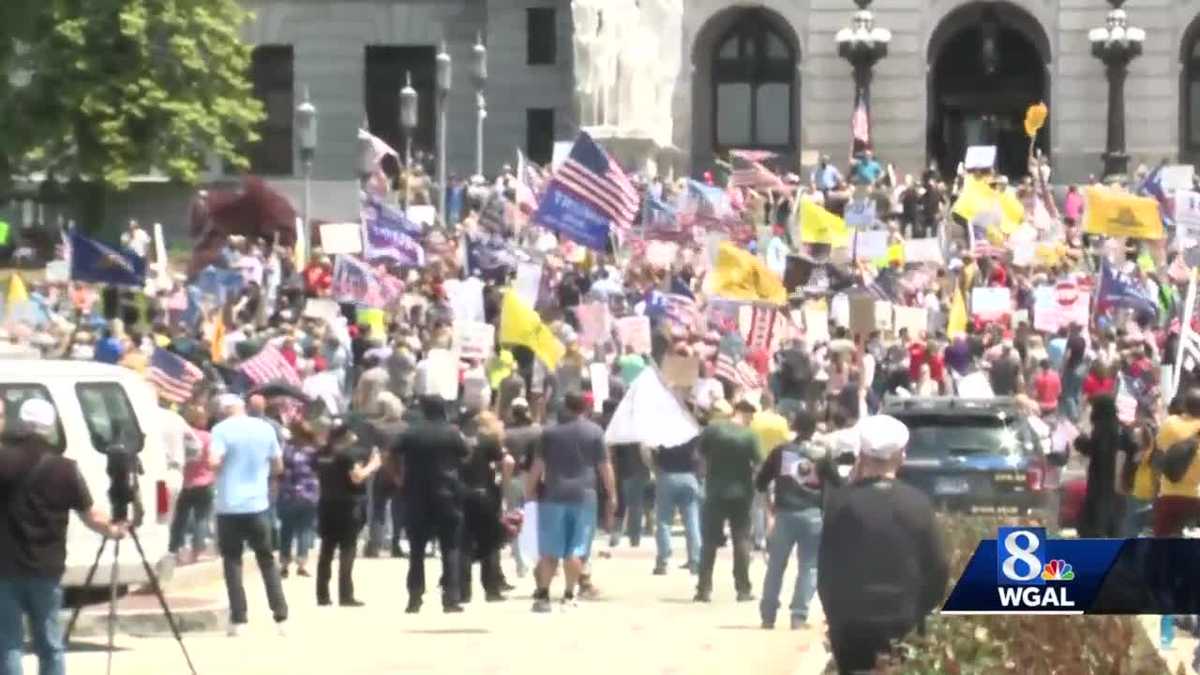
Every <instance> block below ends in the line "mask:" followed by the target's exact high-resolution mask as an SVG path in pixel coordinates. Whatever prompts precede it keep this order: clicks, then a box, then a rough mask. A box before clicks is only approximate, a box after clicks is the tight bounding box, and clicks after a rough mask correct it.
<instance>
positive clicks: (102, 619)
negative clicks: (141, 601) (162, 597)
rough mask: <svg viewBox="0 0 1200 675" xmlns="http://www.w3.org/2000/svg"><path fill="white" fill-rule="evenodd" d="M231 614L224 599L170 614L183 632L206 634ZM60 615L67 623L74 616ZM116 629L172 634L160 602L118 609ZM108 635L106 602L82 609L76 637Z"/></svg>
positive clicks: (127, 633)
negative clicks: (147, 606) (150, 606)
mask: <svg viewBox="0 0 1200 675" xmlns="http://www.w3.org/2000/svg"><path fill="white" fill-rule="evenodd" d="M170 602H171V599H170V598H168V599H167V603H168V606H170ZM228 613H229V610H228V607H226V603H223V602H212V603H211V604H209V605H206V606H203V607H193V608H189V609H175V608H174V607H172V608H171V616H173V617H175V624H176V625H177V626H179V631H180V632H181V633H204V632H211V631H215V630H219V629H220V628H221V626H222V625H223V622H224V621H225V617H226V616H227V615H228ZM61 616H62V622H63V625H64V626H65V625H66V623H67V621H69V620H70V618H71V610H64V611H63V612H62V615H61ZM116 632H117V634H118V635H125V636H132V637H139V638H147V637H171V636H172V633H171V626H170V624H169V623H168V622H167V617H166V615H164V614H163V611H162V608H160V607H158V606H157V605H155V607H154V608H152V609H136V610H120V609H118V611H117V630H116ZM107 635H108V607H107V605H95V606H93V607H91V608H88V609H85V610H84V611H83V612H81V613H80V615H79V621H77V622H76V623H75V630H74V631H73V632H72V633H71V637H72V638H73V639H74V638H94V637H107Z"/></svg>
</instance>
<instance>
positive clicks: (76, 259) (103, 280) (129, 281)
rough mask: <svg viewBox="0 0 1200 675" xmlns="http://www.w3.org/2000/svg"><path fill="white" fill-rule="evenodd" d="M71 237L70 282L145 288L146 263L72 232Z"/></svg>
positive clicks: (125, 252) (119, 249)
mask: <svg viewBox="0 0 1200 675" xmlns="http://www.w3.org/2000/svg"><path fill="white" fill-rule="evenodd" d="M70 237H71V279H72V280H73V281H87V282H91V283H96V284H112V285H114V286H135V287H138V288H141V287H142V286H144V285H146V260H145V259H144V258H142V257H141V256H139V255H138V254H136V253H134V252H133V251H131V250H129V249H127V248H113V247H112V246H109V245H108V244H105V243H103V242H99V241H96V240H95V239H91V238H89V237H85V236H83V235H82V234H80V233H79V232H76V231H74V230H72V231H71V233H70Z"/></svg>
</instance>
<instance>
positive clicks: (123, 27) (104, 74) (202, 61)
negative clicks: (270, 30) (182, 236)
mask: <svg viewBox="0 0 1200 675" xmlns="http://www.w3.org/2000/svg"><path fill="white" fill-rule="evenodd" d="M10 3H11V4H10ZM3 6H8V9H6V10H4V12H5V13H6V14H8V15H9V17H11V18H13V21H11V22H8V23H6V22H5V19H6V18H8V17H6V16H5V15H4V14H0V69H7V70H9V71H10V72H11V70H12V69H13V67H14V66H16V67H21V68H27V69H28V70H29V71H30V72H31V74H32V77H31V78H29V81H28V82H27V83H24V86H19V87H18V86H14V83H13V82H12V81H11V79H12V78H0V129H2V130H3V131H2V132H0V176H11V175H12V174H25V175H28V174H29V173H32V172H45V173H46V174H48V175H55V176H59V177H65V178H70V179H71V180H72V184H73V185H74V186H76V188H77V190H76V191H75V192H76V195H75V196H76V197H77V198H78V199H79V200H80V207H81V209H82V211H83V213H81V214H80V215H81V218H80V221H81V223H83V224H85V225H88V224H91V225H97V224H98V223H96V222H95V221H89V219H88V216H89V215H91V216H92V217H95V216H96V215H97V214H96V213H95V212H96V210H99V211H101V212H102V208H103V195H104V194H105V193H106V192H107V191H109V190H124V189H126V188H128V186H129V182H130V178H131V177H132V176H135V175H138V174H145V173H148V172H150V171H151V170H158V171H161V172H163V173H165V174H166V175H167V176H169V177H170V178H172V179H174V180H178V181H181V182H184V183H187V184H195V183H196V182H197V181H198V180H199V178H200V175H201V173H202V172H203V170H204V168H205V167H206V166H207V163H208V159H209V157H210V153H216V155H217V156H219V157H220V158H221V159H222V160H224V161H225V162H227V163H229V164H230V165H232V166H234V167H237V168H246V167H247V166H248V162H247V160H246V158H245V157H244V155H243V154H242V152H241V150H242V148H245V147H247V146H248V145H249V144H250V143H252V142H254V141H255V140H257V139H258V134H257V132H256V127H257V125H258V123H259V122H260V121H261V120H262V118H263V108H262V104H261V103H260V102H259V101H258V100H257V99H256V98H254V96H253V93H252V90H251V84H250V82H249V80H248V78H247V73H248V69H249V64H250V46H249V45H247V44H245V43H244V42H243V41H242V39H241V36H240V34H239V33H240V30H241V28H242V26H243V25H244V24H245V23H246V21H247V20H248V19H249V14H248V13H247V12H246V11H244V10H243V9H242V8H241V7H240V6H239V5H238V3H237V2H236V0H40V1H39V2H34V1H33V0H0V7H3ZM15 45H16V46H25V47H26V48H25V49H23V50H22V49H14V46H15ZM0 180H3V179H2V178H0ZM0 188H2V185H0ZM97 201H99V204H97V203H96V202H97ZM89 206H90V208H88V207H89ZM97 207H99V208H98V209H97ZM89 212H90V213H89Z"/></svg>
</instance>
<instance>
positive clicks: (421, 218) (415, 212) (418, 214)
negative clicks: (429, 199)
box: [404, 204, 437, 225]
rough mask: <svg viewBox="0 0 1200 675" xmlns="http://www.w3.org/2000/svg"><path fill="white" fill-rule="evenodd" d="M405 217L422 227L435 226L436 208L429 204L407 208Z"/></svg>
mask: <svg viewBox="0 0 1200 675" xmlns="http://www.w3.org/2000/svg"><path fill="white" fill-rule="evenodd" d="M404 215H405V216H408V219H409V220H411V221H412V222H414V223H418V224H422V225H436V224H437V207H436V206H433V205H431V204H416V205H413V206H410V207H408V209H406V210H405V212H404Z"/></svg>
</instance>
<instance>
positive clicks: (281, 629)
mask: <svg viewBox="0 0 1200 675" xmlns="http://www.w3.org/2000/svg"><path fill="white" fill-rule="evenodd" d="M275 634H276V635H278V636H279V637H287V635H288V630H287V623H286V622H284V621H280V622H278V623H276V624H275Z"/></svg>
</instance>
